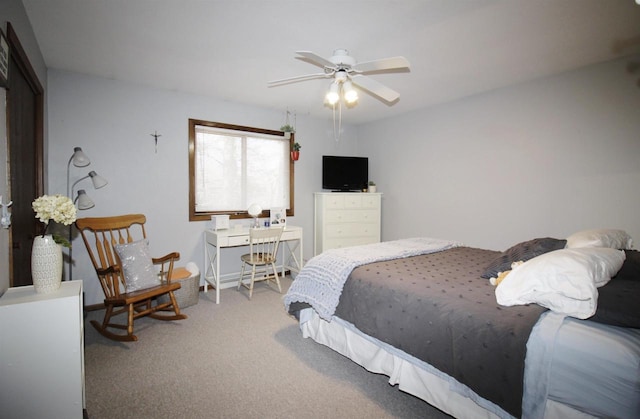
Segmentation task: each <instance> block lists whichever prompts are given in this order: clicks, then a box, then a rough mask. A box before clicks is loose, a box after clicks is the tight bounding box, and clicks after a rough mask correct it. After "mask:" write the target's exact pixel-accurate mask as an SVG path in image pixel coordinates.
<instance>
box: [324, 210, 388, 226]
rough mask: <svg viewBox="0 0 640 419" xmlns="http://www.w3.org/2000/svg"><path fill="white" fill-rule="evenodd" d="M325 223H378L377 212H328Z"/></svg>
mask: <svg viewBox="0 0 640 419" xmlns="http://www.w3.org/2000/svg"><path fill="white" fill-rule="evenodd" d="M326 216H327V217H326V222H327V223H367V222H369V223H374V222H378V211H377V210H348V211H347V210H344V211H341V210H336V211H333V210H330V211H327V212H326Z"/></svg>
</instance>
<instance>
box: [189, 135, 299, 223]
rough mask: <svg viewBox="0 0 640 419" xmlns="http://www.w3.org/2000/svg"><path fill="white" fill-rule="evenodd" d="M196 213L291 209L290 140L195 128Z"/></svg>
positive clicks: (194, 183) (272, 136)
mask: <svg viewBox="0 0 640 419" xmlns="http://www.w3.org/2000/svg"><path fill="white" fill-rule="evenodd" d="M194 136H195V139H194V144H193V147H194V150H193V162H192V164H193V167H194V176H193V180H192V182H193V185H192V186H193V191H194V194H195V208H194V211H195V213H229V214H237V213H241V212H246V210H247V208H248V207H249V205H251V204H253V203H257V204H258V205H260V206H261V207H262V208H263V210H269V208H273V207H284V208H287V209H290V182H291V176H290V157H289V150H290V141H289V139H285V138H284V137H283V136H278V135H269V134H266V133H259V132H249V131H242V130H236V129H225V128H219V127H210V126H206V125H198V124H196V125H195V127H194Z"/></svg>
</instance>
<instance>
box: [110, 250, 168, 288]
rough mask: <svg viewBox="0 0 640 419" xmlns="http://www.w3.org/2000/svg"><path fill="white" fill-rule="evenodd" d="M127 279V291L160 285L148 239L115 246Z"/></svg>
mask: <svg viewBox="0 0 640 419" xmlns="http://www.w3.org/2000/svg"><path fill="white" fill-rule="evenodd" d="M114 248H115V250H116V253H117V254H118V257H120V264H121V268H122V274H123V275H124V280H125V285H126V287H125V289H126V292H131V291H137V290H142V289H145V288H150V287H154V286H156V285H160V284H161V283H162V282H161V281H160V278H159V277H158V275H157V273H156V270H155V268H154V267H153V261H152V260H151V252H149V246H148V243H147V240H145V239H143V240H138V241H135V242H131V243H126V244H117V245H115V246H114Z"/></svg>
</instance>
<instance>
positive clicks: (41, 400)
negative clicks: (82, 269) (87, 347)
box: [0, 281, 85, 419]
mask: <svg viewBox="0 0 640 419" xmlns="http://www.w3.org/2000/svg"><path fill="white" fill-rule="evenodd" d="M83 325H84V321H83V316H82V281H69V282H63V283H62V284H61V286H60V289H59V290H57V291H55V292H52V293H49V294H37V293H36V292H35V291H34V290H33V286H27V287H17V288H9V289H8V290H7V291H6V292H5V293H4V295H3V296H2V298H0V389H2V390H1V391H0V417H6V418H61V419H72V418H79V419H81V418H82V417H83V409H84V406H85V401H84V333H83V332H84V327H83Z"/></svg>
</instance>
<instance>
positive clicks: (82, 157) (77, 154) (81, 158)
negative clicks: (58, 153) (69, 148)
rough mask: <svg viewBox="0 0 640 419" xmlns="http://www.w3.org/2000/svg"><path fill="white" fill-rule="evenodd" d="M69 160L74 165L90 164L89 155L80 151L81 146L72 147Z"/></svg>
mask: <svg viewBox="0 0 640 419" xmlns="http://www.w3.org/2000/svg"><path fill="white" fill-rule="evenodd" d="M71 162H72V163H73V165H74V166H76V167H84V166H88V165H89V164H91V160H89V157H87V155H86V154H84V151H82V148H80V147H74V149H73V155H72V156H71Z"/></svg>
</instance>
